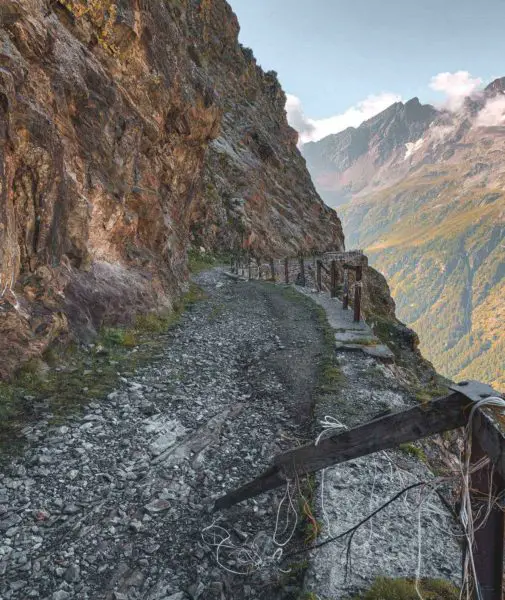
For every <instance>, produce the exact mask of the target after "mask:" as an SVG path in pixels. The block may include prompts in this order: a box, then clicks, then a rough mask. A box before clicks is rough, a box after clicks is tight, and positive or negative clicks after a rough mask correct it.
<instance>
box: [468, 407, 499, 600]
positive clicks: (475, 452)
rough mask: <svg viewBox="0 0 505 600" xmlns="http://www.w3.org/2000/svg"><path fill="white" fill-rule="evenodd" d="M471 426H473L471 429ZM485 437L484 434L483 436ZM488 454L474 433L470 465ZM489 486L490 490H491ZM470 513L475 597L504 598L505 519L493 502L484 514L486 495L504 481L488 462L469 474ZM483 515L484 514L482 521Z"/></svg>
mask: <svg viewBox="0 0 505 600" xmlns="http://www.w3.org/2000/svg"><path fill="white" fill-rule="evenodd" d="M479 418H481V417H480V416H479ZM472 429H473V428H472ZM486 437H487V436H486ZM486 455H487V452H485V451H484V450H483V448H482V446H481V444H480V441H479V438H478V437H477V436H476V434H475V432H473V436H472V455H471V458H470V463H471V464H476V463H477V462H478V461H479V460H480V459H482V458H484V457H485V456H486ZM490 486H491V489H490ZM470 488H471V502H472V513H473V514H474V515H480V517H479V516H478V517H477V519H476V521H475V548H474V552H473V559H474V563H475V573H476V576H477V577H476V579H477V581H474V582H473V583H474V588H475V590H477V589H478V590H479V594H480V595H478V596H477V595H476V596H475V597H476V598H480V599H482V600H502V599H503V540H504V531H505V520H504V516H505V515H504V513H503V510H502V509H501V508H500V507H499V506H497V505H496V504H493V506H492V507H491V511H490V513H489V515H487V511H486V508H487V503H488V498H489V495H490V494H491V497H493V498H495V497H496V496H497V495H499V494H500V493H502V492H503V490H504V481H503V478H502V477H501V475H500V473H497V472H496V469H495V470H494V472H493V469H492V468H491V465H487V466H486V467H484V468H483V469H480V470H479V471H477V472H475V473H474V474H473V475H472V481H471V486H470ZM482 515H486V520H485V522H482Z"/></svg>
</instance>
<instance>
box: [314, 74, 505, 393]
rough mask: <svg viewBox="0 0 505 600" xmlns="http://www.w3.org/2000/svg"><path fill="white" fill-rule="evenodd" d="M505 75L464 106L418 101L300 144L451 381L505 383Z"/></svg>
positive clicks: (352, 240)
mask: <svg viewBox="0 0 505 600" xmlns="http://www.w3.org/2000/svg"><path fill="white" fill-rule="evenodd" d="M504 93H505V79H499V80H496V81H495V82H493V84H491V85H489V86H488V87H487V88H486V90H485V91H484V92H482V93H480V94H479V95H477V96H475V97H472V98H467V99H466V101H465V105H464V106H463V108H462V109H461V110H460V111H458V112H457V113H450V112H448V111H437V110H435V109H434V108H433V107H431V110H430V108H427V107H426V106H423V105H421V104H419V102H418V101H417V99H414V100H413V101H410V102H407V103H406V104H402V103H396V104H394V105H392V106H391V107H389V108H388V109H386V110H385V111H383V112H382V113H380V114H379V115H377V116H375V117H373V119H370V120H369V121H367V122H365V123H363V125H361V126H360V127H359V128H358V129H352V128H351V129H349V130H346V131H345V132H342V133H339V134H336V135H334V136H329V137H328V138H326V139H325V140H321V141H320V142H317V143H315V144H307V147H306V148H305V147H304V149H303V152H304V154H305V157H306V159H307V165H308V167H309V170H310V171H311V173H312V175H313V177H314V180H315V182H316V185H317V187H318V190H319V191H320V193H321V194H322V196H323V198H324V199H325V200H326V201H327V202H329V203H332V202H333V203H338V204H342V203H344V204H343V205H341V206H339V212H340V214H341V216H342V217H343V223H344V230H345V233H346V240H347V247H348V248H353V247H360V248H365V249H366V251H367V253H368V254H369V256H370V261H371V264H372V265H373V266H374V267H375V268H377V269H378V270H379V271H381V272H382V273H383V274H384V275H385V276H386V278H387V279H388V282H389V284H390V286H391V290H392V293H393V296H394V298H395V301H396V304H397V315H398V317H399V318H400V319H401V320H402V321H404V322H405V323H407V324H408V325H409V326H410V327H412V328H413V329H414V330H415V331H417V333H418V334H419V337H420V340H421V351H422V352H423V354H424V355H425V356H426V357H427V358H428V359H430V360H431V361H432V362H433V363H434V365H435V366H436V368H437V370H439V371H440V372H441V373H442V374H444V375H446V376H448V377H451V378H453V379H466V378H472V379H479V380H482V381H486V382H488V383H491V384H492V385H494V386H495V387H497V388H498V389H505V374H504V371H505V368H504V367H505V353H504V350H505V333H504V331H503V327H500V325H501V324H502V323H503V322H504V316H505V303H504V301H503V298H504V293H505V160H504V156H505V154H504V150H505V148H504V146H505V136H504V134H505V127H503V122H505V99H504V98H503V95H504Z"/></svg>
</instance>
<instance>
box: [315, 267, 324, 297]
mask: <svg viewBox="0 0 505 600" xmlns="http://www.w3.org/2000/svg"><path fill="white" fill-rule="evenodd" d="M321 264H322V263H321V261H320V260H317V261H316V284H317V291H318V292H320V291H321V290H322V289H323V282H322V279H321V276H322V271H323V270H322V268H321Z"/></svg>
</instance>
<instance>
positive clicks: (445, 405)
mask: <svg viewBox="0 0 505 600" xmlns="http://www.w3.org/2000/svg"><path fill="white" fill-rule="evenodd" d="M469 405H471V402H470V401H469V400H468V399H467V398H465V397H464V396H462V395H461V394H458V393H454V394H450V395H449V396H445V397H443V398H440V399H438V400H435V401H433V402H430V403H429V404H426V405H419V406H415V407H413V408H411V409H409V410H404V411H401V412H398V413H393V414H389V415H385V416H383V417H379V418H376V419H374V420H373V421H369V422H368V423H366V424H364V425H361V426H359V427H355V428H354V429H351V430H349V431H346V432H344V433H340V434H336V435H333V436H331V437H329V438H326V439H324V440H322V441H321V442H320V443H319V444H318V445H317V446H316V445H315V444H313V443H312V444H308V445H306V446H302V447H300V448H296V449H294V450H290V451H289V452H284V453H283V454H278V455H277V456H276V457H274V461H273V462H274V464H273V467H271V468H270V469H269V470H268V471H266V472H265V473H264V474H263V475H260V476H259V477H258V478H257V479H255V480H254V481H251V482H250V483H247V484H246V485H244V486H242V487H241V488H239V489H238V490H235V491H233V492H231V493H229V494H227V495H226V496H224V497H223V498H220V499H219V500H218V501H217V502H216V505H215V510H218V509H220V508H227V507H229V506H233V504H236V503H237V502H241V501H242V500H246V499H247V498H253V497H254V496H257V495H259V494H261V493H263V492H265V491H267V490H271V489H274V488H276V487H278V486H281V485H283V484H284V483H285V481H286V479H291V478H293V477H294V476H295V475H306V474H309V473H314V472H315V471H319V470H321V469H324V468H325V467H329V466H330V465H334V464H338V463H341V462H345V461H347V460H351V459H353V458H358V457H360V456H365V455H367V454H371V453H372V452H378V451H379V450H386V449H387V448H393V447H395V446H397V445H398V444H401V443H404V442H412V441H414V440H418V439H421V438H424V437H428V436H430V435H433V434H435V433H440V432H442V431H447V430H449V429H455V428H457V427H462V426H463V425H465V424H466V422H467V419H468V414H469Z"/></svg>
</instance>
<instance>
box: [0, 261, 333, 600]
mask: <svg viewBox="0 0 505 600" xmlns="http://www.w3.org/2000/svg"><path fill="white" fill-rule="evenodd" d="M197 279H198V283H199V284H200V285H201V286H202V287H203V288H204V290H205V291H206V293H207V299H206V300H204V301H202V302H199V303H197V304H196V305H195V306H193V307H192V308H191V309H190V310H189V311H188V312H187V313H186V314H185V315H184V316H183V318H182V321H181V323H180V324H179V325H178V326H177V327H176V328H174V329H173V330H171V331H170V332H169V333H167V334H166V346H165V349H164V351H163V353H162V355H161V356H159V357H157V359H156V360H154V361H153V363H152V364H151V365H150V366H149V367H147V368H144V369H142V370H141V371H139V372H137V373H136V374H135V376H133V377H132V376H130V377H122V379H121V382H120V385H119V386H118V388H117V389H116V390H115V391H113V392H112V393H110V394H109V395H108V397H107V398H105V399H96V401H93V402H91V403H90V404H89V405H88V406H87V407H86V409H85V410H84V411H83V413H82V414H79V415H75V416H71V417H69V418H68V419H67V420H66V422H65V423H64V424H62V425H58V426H51V425H50V424H49V421H50V415H46V418H45V419H42V420H40V421H39V422H38V423H37V424H36V425H35V426H28V427H26V428H25V429H24V432H23V433H24V436H25V438H26V442H27V444H26V449H25V450H24V452H23V453H22V454H21V455H19V456H17V457H15V458H13V459H12V460H11V461H10V462H9V464H8V466H7V467H4V468H3V470H2V473H1V474H0V597H1V598H2V599H3V600H14V599H19V600H21V599H22V600H24V599H27V598H47V599H51V600H66V599H70V598H72V599H73V598H79V599H82V600H86V599H99V598H100V599H101V598H107V599H112V600H130V599H131V600H133V599H140V598H142V599H145V600H162V599H163V600H189V599H193V600H196V599H198V598H200V599H202V600H204V599H205V600H212V599H217V600H222V599H228V598H229V599H238V598H269V599H270V598H290V597H292V598H294V597H296V596H295V595H294V594H295V592H296V590H295V587H293V589H292V590H290V586H289V585H286V582H285V581H284V582H283V581H279V571H278V568H277V566H276V565H274V564H273V563H270V562H267V564H266V566H265V568H263V569H261V570H260V571H258V572H257V573H254V574H252V575H250V576H247V577H242V576H236V575H232V574H230V573H228V572H226V571H225V570H224V569H222V568H220V567H219V566H218V565H217V564H216V548H212V547H210V546H208V545H206V544H204V543H203V542H202V536H201V533H202V530H203V529H204V528H205V527H208V526H209V525H211V524H212V523H213V520H214V518H215V516H214V515H212V514H211V513H210V510H209V509H210V506H211V505H212V502H213V500H214V499H215V498H216V497H217V496H219V495H222V494H223V493H224V492H225V491H228V490H230V489H232V488H234V487H237V486H238V485H240V484H242V483H245V482H246V481H247V480H248V479H250V478H251V477H254V476H256V475H257V474H259V473H260V472H262V470H264V468H265V467H266V466H267V465H268V464H269V461H270V459H271V457H272V455H273V454H275V453H276V452H278V451H279V450H281V449H285V448H288V447H290V446H292V445H293V443H294V441H296V440H301V441H304V440H305V439H306V435H307V433H308V427H309V425H308V420H309V419H308V417H309V415H310V410H311V402H312V397H313V393H314V389H315V386H316V383H317V364H318V359H319V357H320V356H321V353H322V351H323V348H324V335H323V332H322V330H321V328H320V325H319V324H318V319H317V315H316V314H315V312H314V309H312V310H310V307H309V310H308V309H307V305H306V304H304V302H300V301H299V300H298V301H297V300H296V299H293V298H292V297H291V296H290V295H289V294H286V293H285V290H284V289H283V287H282V286H274V285H272V284H266V283H258V282H256V283H245V282H240V281H238V282H237V281H232V280H230V279H228V278H227V277H225V276H224V275H223V273H222V272H220V271H219V270H215V271H212V272H209V273H203V274H201V275H200V276H198V278H197ZM282 494H283V491H282V490H281V491H279V492H277V493H270V494H266V495H264V496H262V497H260V498H258V499H257V500H255V501H252V500H251V501H249V502H247V503H244V504H242V505H240V506H237V507H234V508H233V509H232V510H230V511H228V512H227V513H226V515H224V516H223V517H222V521H221V522H220V525H222V526H224V527H226V528H227V530H229V531H230V534H231V540H232V541H233V543H235V544H246V545H247V546H248V547H252V548H255V549H256V550H257V552H258V554H260V555H261V556H262V557H267V556H269V555H271V554H273V552H274V550H275V546H274V545H273V543H272V541H271V536H272V533H273V530H274V525H275V516H276V500H278V499H279V498H281V497H282ZM225 517H226V520H225ZM213 531H214V533H215V531H216V530H213ZM213 531H208V532H207V537H206V539H207V540H208V541H209V540H210V541H212V539H213ZM217 535H218V537H216V540H220V539H221V538H220V537H219V532H218V534H217ZM280 537H282V536H280ZM284 537H285V535H284ZM296 543H297V536H295V538H294V540H293V544H296ZM239 558H240V556H239V555H237V554H231V553H230V552H229V551H227V550H226V548H224V549H222V552H221V561H222V562H223V564H224V565H225V566H226V567H227V568H228V569H231V570H242V569H243V568H244V567H243V565H241V564H240V561H239V560H238V559H239ZM290 594H291V595H290Z"/></svg>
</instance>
